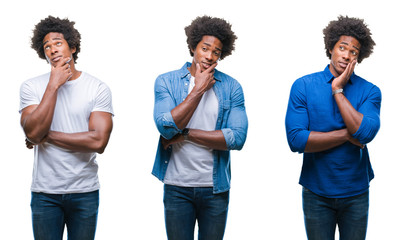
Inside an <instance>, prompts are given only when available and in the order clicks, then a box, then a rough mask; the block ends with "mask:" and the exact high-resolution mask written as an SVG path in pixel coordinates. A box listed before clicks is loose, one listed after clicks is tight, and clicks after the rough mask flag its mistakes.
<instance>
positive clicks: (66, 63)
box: [60, 57, 71, 68]
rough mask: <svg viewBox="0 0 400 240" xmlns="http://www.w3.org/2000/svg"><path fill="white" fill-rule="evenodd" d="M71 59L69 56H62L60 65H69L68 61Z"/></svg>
mask: <svg viewBox="0 0 400 240" xmlns="http://www.w3.org/2000/svg"><path fill="white" fill-rule="evenodd" d="M70 61H71V58H70V57H67V58H64V59H63V60H62V61H61V63H60V64H61V66H62V67H66V68H68V67H69V66H70V65H69V62H70Z"/></svg>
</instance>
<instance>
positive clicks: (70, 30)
mask: <svg viewBox="0 0 400 240" xmlns="http://www.w3.org/2000/svg"><path fill="white" fill-rule="evenodd" d="M74 25H75V22H73V21H69V20H68V19H67V18H66V19H60V18H58V17H53V16H48V17H47V18H45V19H43V20H41V21H40V22H39V23H38V24H36V26H35V29H34V30H33V36H32V39H31V41H32V44H31V47H32V48H33V49H34V50H35V51H36V52H37V54H38V55H39V57H40V58H42V59H46V56H45V54H44V49H43V39H44V37H45V36H46V35H47V34H48V33H50V32H56V33H62V34H63V35H64V39H65V40H66V41H67V43H68V46H69V47H70V49H72V48H75V49H76V51H75V53H73V54H72V56H73V58H74V61H75V62H76V60H77V59H78V53H79V52H80V50H81V47H80V46H81V34H80V33H79V32H78V30H76V29H75V27H74Z"/></svg>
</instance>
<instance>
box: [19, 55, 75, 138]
mask: <svg viewBox="0 0 400 240" xmlns="http://www.w3.org/2000/svg"><path fill="white" fill-rule="evenodd" d="M69 60H70V58H65V59H63V60H62V61H61V63H60V64H58V65H57V66H52V67H51V74H50V79H49V83H48V84H47V87H46V90H45V92H44V94H43V98H42V100H41V102H40V104H39V105H31V106H28V107H26V108H24V109H23V110H22V112H21V126H22V128H23V130H24V132H25V135H26V137H27V138H28V140H29V141H31V142H32V143H35V144H37V143H40V142H41V140H42V139H43V138H44V137H45V136H46V134H47V133H48V131H49V129H50V125H51V122H52V121H53V115H54V109H55V105H56V102H57V91H58V89H59V88H60V87H61V86H62V85H63V84H64V83H65V82H67V81H68V80H69V79H70V78H71V76H72V71H70V67H69V64H68V62H69Z"/></svg>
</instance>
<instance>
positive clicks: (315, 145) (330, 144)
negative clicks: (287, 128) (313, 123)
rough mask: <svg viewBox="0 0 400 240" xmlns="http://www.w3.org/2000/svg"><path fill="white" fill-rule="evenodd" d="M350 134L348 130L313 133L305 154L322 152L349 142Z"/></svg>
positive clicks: (309, 138)
mask: <svg viewBox="0 0 400 240" xmlns="http://www.w3.org/2000/svg"><path fill="white" fill-rule="evenodd" d="M348 140H349V133H348V131H347V129H340V130H335V131H331V132H315V131H312V132H311V133H310V135H309V137H308V140H307V144H306V147H305V149H304V152H322V151H325V150H328V149H331V148H334V147H337V146H339V145H342V144H343V143H345V142H347V141H348Z"/></svg>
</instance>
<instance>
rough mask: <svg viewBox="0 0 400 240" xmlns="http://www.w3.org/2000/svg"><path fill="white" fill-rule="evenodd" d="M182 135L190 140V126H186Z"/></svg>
mask: <svg viewBox="0 0 400 240" xmlns="http://www.w3.org/2000/svg"><path fill="white" fill-rule="evenodd" d="M182 136H183V139H185V140H189V128H184V129H183V130H182Z"/></svg>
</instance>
